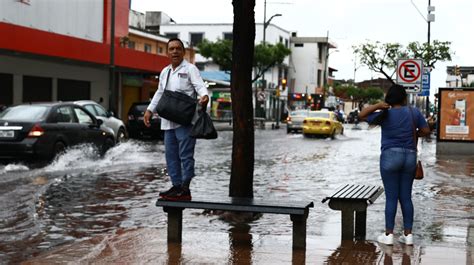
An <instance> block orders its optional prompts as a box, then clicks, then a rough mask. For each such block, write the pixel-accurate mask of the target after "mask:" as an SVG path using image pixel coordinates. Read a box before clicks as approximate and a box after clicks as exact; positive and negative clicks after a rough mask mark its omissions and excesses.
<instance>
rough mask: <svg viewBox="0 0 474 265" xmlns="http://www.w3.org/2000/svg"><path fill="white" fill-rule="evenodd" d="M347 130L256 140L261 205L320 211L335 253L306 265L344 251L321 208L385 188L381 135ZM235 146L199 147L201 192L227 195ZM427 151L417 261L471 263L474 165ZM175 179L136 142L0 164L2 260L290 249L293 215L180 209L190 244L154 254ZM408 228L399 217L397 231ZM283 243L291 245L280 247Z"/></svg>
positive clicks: (373, 212) (314, 233) (418, 190)
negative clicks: (101, 153) (338, 198)
mask: <svg viewBox="0 0 474 265" xmlns="http://www.w3.org/2000/svg"><path fill="white" fill-rule="evenodd" d="M351 128H352V125H346V127H345V135H343V136H338V137H337V138H336V139H335V140H329V139H317V138H309V139H308V138H304V137H303V136H302V135H301V134H288V135H287V134H286V130H284V129H280V130H256V132H255V172H254V195H255V197H257V198H266V199H276V200H302V201H314V203H315V207H314V208H312V209H311V210H310V213H309V217H308V227H307V234H308V245H309V246H313V245H322V244H323V245H325V249H330V250H331V251H330V252H327V251H323V250H321V249H320V250H316V251H315V252H314V251H312V250H311V251H310V250H309V249H308V250H307V251H306V262H308V263H309V264H312V263H317V264H320V263H331V261H334V260H337V256H338V253H339V252H343V251H344V244H342V245H341V242H340V213H339V212H336V211H332V210H331V209H329V207H328V205H327V204H322V203H321V200H322V199H323V198H324V197H326V196H328V195H330V193H331V191H333V190H335V189H336V188H338V187H339V186H340V185H342V184H345V183H351V184H352V183H355V184H371V185H382V182H381V180H380V175H379V169H378V160H379V153H380V151H379V149H380V129H379V128H375V129H371V130H367V129H366V128H365V127H364V129H363V130H352V129H351ZM231 145H232V132H231V131H221V132H219V138H218V139H217V140H212V141H206V140H199V141H198V144H197V146H196V155H195V158H196V175H197V177H196V178H195V179H194V181H193V183H192V186H191V189H192V192H193V195H206V196H216V197H217V196H227V195H228V186H229V181H230V165H231V152H232V146H231ZM420 147H421V148H420V151H421V154H420V158H421V160H422V161H423V163H424V169H425V179H424V180H421V181H415V184H414V192H413V200H414V205H415V223H414V228H413V231H414V236H415V245H416V247H415V252H416V255H418V257H419V260H420V261H421V262H423V260H424V257H427V258H429V257H430V255H431V257H433V255H437V254H436V253H437V248H443V249H446V248H447V249H453V251H454V252H456V253H461V255H464V257H460V258H461V259H460V261H461V262H462V261H464V263H467V262H468V260H469V259H470V255H471V254H470V247H471V246H470V245H469V243H468V242H469V238H472V237H473V235H472V234H471V233H473V232H472V230H473V227H474V213H473V212H474V192H473V187H474V159H473V158H471V157H467V156H459V157H456V156H436V143H435V141H432V142H423V143H422V144H421V145H420ZM169 183H170V182H169V180H168V177H167V176H166V170H165V159H164V146H163V144H162V143H156V142H138V141H129V142H126V143H123V144H121V145H119V146H116V147H115V148H113V149H111V150H110V151H109V152H108V153H107V154H106V155H105V157H104V158H98V157H97V156H96V154H95V153H94V152H93V150H92V149H91V148H89V147H83V148H78V149H73V150H69V151H68V152H67V153H66V154H64V155H63V156H61V157H60V158H59V159H58V160H56V161H54V162H53V163H51V164H49V165H47V166H44V167H39V168H29V167H28V166H25V165H19V164H9V165H0V191H1V192H0V209H1V210H0V263H1V264H10V263H19V262H22V261H31V263H35V259H38V260H39V262H41V261H43V262H44V263H50V262H53V261H54V262H58V263H67V262H70V261H74V262H84V263H90V262H105V263H117V262H120V263H125V264H134V263H155V262H156V263H173V262H171V261H172V260H175V261H179V262H183V263H186V261H187V262H188V263H194V262H202V263H216V264H222V263H232V262H237V263H238V262H242V263H244V264H245V263H248V262H253V263H256V264H260V263H268V262H269V259H268V258H266V256H265V254H261V255H260V254H259V255H256V254H255V255H254V254H253V253H254V252H255V250H256V249H258V250H259V253H266V255H270V254H271V253H272V252H279V251H280V249H279V248H280V247H281V248H284V249H285V250H284V251H290V253H291V249H290V248H291V247H290V246H291V233H292V224H291V222H290V221H289V217H288V216H286V215H270V214H269V215H263V216H262V217H261V218H260V219H258V220H256V221H253V222H251V223H249V224H248V225H242V224H239V225H235V224H233V223H232V222H226V221H223V220H220V219H219V217H218V216H216V215H207V214H203V213H202V211H200V210H191V209H189V210H186V211H184V213H183V229H184V230H183V246H181V245H179V246H176V245H168V246H165V247H164V248H165V253H167V254H166V255H163V253H161V252H159V251H158V250H157V249H156V247H153V246H162V245H163V244H166V221H167V218H166V214H165V213H164V212H163V210H162V209H161V208H157V207H155V206H154V202H155V200H156V199H157V198H158V191H160V190H163V189H167V188H168V187H169V185H170V184H169ZM384 203H385V199H384V195H382V196H380V198H379V199H378V200H377V201H376V202H375V204H373V205H372V206H370V207H369V208H368V212H367V218H368V219H367V240H368V241H366V242H365V243H364V242H362V243H364V244H366V245H367V246H366V247H368V248H369V249H371V250H370V251H368V252H370V253H373V255H372V256H373V257H372V258H371V259H369V261H367V263H369V264H371V263H376V261H377V260H378V259H379V258H380V249H379V248H378V247H376V245H377V244H376V243H374V242H373V241H374V240H375V238H376V237H377V235H378V234H379V233H380V232H382V231H383V229H384V215H383V209H384ZM401 224H402V219H401V212H400V210H399V211H398V215H397V220H396V229H397V232H398V233H399V231H400V230H401V228H400V227H401ZM470 231H471V232H470ZM238 235H243V236H240V237H239V236H238ZM235 237H238V238H239V240H237V241H235V242H242V241H243V242H247V243H246V244H243V245H242V244H239V243H235V242H234V240H233V239H234V238H235ZM242 237H243V238H242ZM205 238H207V240H205ZM260 238H263V239H265V240H260V241H259V239H260ZM286 238H289V239H290V241H288V242H290V243H288V242H281V241H282V239H286ZM321 239H324V241H323V240H321ZM203 240H204V241H203ZM185 242H189V243H185ZM200 242H201V243H202V242H204V244H206V245H205V246H204V247H203V246H200V245H199V244H200ZM222 242H227V245H222ZM233 242H234V243H233ZM258 242H260V243H258ZM272 242H274V245H272V244H271V243H272ZM154 244H155V245H154ZM471 244H472V242H471ZM252 247H253V249H252ZM203 248H204V249H205V250H206V251H208V252H207V253H205V254H203V253H201V254H200V255H205V256H206V257H208V258H209V260H208V261H206V260H200V259H198V260H192V259H191V258H188V259H187V258H186V256H185V255H188V257H190V256H191V254H192V253H196V255H198V256H199V252H200V251H201V250H202V249H203ZM398 248H399V246H398V247H397V249H398ZM157 251H158V252H157ZM181 253H184V257H183V256H181ZM466 253H468V254H467V255H466ZM173 255H178V256H177V257H174V256H173ZM293 255H295V253H293ZM303 255H304V254H303ZM416 255H415V256H416ZM453 255H454V254H453ZM163 256H166V257H163ZM290 256H291V254H290ZM214 257H217V258H220V257H224V258H225V257H227V260H229V262H227V261H222V260H220V261H217V260H214V261H213V258H214ZM312 257H314V259H315V260H316V261H315V262H312V260H313V259H312ZM400 257H401V256H400ZM413 259H415V258H414V257H412V260H413ZM303 260H304V258H303ZM293 261H295V256H293ZM426 264H429V263H426ZM440 264H443V263H440Z"/></svg>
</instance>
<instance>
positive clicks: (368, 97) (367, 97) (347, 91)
mask: <svg viewBox="0 0 474 265" xmlns="http://www.w3.org/2000/svg"><path fill="white" fill-rule="evenodd" d="M334 94H335V95H336V96H337V97H340V98H344V99H351V100H352V101H354V102H355V103H357V105H358V106H359V108H360V107H362V106H363V105H364V104H365V103H374V102H376V101H379V100H380V99H382V98H383V96H384V93H383V90H382V89H381V88H379V87H368V88H359V87H356V86H354V85H337V86H336V87H335V88H334Z"/></svg>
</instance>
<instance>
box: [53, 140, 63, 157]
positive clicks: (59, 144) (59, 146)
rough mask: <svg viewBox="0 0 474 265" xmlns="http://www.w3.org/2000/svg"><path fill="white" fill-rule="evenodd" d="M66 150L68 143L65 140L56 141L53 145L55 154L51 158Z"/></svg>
mask: <svg viewBox="0 0 474 265" xmlns="http://www.w3.org/2000/svg"><path fill="white" fill-rule="evenodd" d="M64 150H66V145H65V144H64V143H63V142H56V143H55V144H54V147H53V154H52V157H51V158H53V159H54V158H55V157H57V156H59V155H61V154H63V153H64Z"/></svg>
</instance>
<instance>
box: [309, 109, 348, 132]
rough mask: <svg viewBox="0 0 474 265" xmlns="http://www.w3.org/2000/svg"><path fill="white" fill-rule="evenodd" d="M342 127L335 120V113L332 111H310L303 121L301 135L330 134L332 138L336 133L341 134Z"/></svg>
mask: <svg viewBox="0 0 474 265" xmlns="http://www.w3.org/2000/svg"><path fill="white" fill-rule="evenodd" d="M343 133H344V127H343V126H342V123H341V122H339V121H338V120H337V116H336V113H334V112H332V111H324V110H317V111H310V112H308V116H307V117H306V118H305V119H304V121H303V135H304V136H305V137H308V136H313V135H322V136H330V137H331V138H332V139H334V137H335V136H336V134H343Z"/></svg>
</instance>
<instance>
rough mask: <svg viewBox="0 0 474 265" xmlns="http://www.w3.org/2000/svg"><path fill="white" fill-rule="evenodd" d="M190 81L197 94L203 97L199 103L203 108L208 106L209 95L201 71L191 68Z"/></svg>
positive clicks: (191, 66)
mask: <svg viewBox="0 0 474 265" xmlns="http://www.w3.org/2000/svg"><path fill="white" fill-rule="evenodd" d="M189 79H190V81H191V84H192V85H193V87H194V89H195V90H196V93H197V94H198V95H199V96H200V97H201V98H200V99H199V102H198V103H199V104H200V105H201V106H203V107H205V106H207V103H208V102H209V93H208V91H207V88H206V85H205V84H204V81H203V80H202V77H201V74H199V69H197V67H196V66H194V65H190V66H189Z"/></svg>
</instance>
